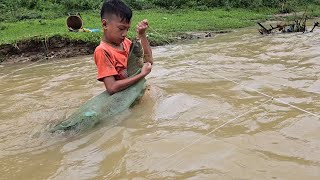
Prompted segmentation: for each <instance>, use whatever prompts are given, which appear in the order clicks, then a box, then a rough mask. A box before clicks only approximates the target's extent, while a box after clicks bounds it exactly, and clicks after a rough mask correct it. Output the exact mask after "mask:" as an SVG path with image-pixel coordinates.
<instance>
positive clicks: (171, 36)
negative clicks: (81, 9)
mask: <svg viewBox="0 0 320 180" xmlns="http://www.w3.org/2000/svg"><path fill="white" fill-rule="evenodd" d="M273 13H274V12H273V11H266V10H265V11H260V12H257V11H248V10H244V9H233V10H224V9H211V10H208V11H196V10H176V11H160V10H146V11H134V16H133V20H132V28H131V29H130V31H129V34H128V37H129V38H131V39H132V38H134V37H135V25H136V24H137V23H138V21H141V20H143V19H145V18H147V19H148V20H149V22H150V29H149V31H148V38H149V40H150V43H151V45H152V46H158V45H164V44H167V43H168V42H170V43H171V42H175V41H179V40H185V39H195V38H196V39H198V38H204V37H205V38H210V37H213V36H214V34H215V33H217V32H218V33H220V32H228V31H230V30H233V29H237V28H242V27H247V26H253V25H255V23H256V22H257V21H265V20H268V19H272V18H273V16H272V15H271V14H273ZM81 17H82V19H83V21H84V24H83V27H84V28H95V29H100V27H101V23H100V17H99V13H97V12H85V13H81ZM66 18H67V17H63V18H57V19H34V20H24V21H18V22H5V23H1V24H0V37H2V38H1V39H0V63H15V62H25V61H37V60H40V59H50V58H67V57H73V56H79V55H88V54H92V53H93V51H94V48H95V47H96V46H97V45H98V44H99V42H100V38H101V36H102V32H101V30H100V32H96V33H93V32H69V30H68V29H67V27H66ZM187 32H200V33H187Z"/></svg>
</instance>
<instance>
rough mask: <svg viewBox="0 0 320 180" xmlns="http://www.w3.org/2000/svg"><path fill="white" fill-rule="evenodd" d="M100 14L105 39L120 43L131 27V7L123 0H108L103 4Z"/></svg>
mask: <svg viewBox="0 0 320 180" xmlns="http://www.w3.org/2000/svg"><path fill="white" fill-rule="evenodd" d="M100 16H101V22H102V27H103V29H104V38H105V40H106V41H107V42H109V43H112V44H115V45H119V44H120V43H121V42H122V41H123V40H124V38H125V37H126V36H127V33H128V30H129V28H130V24H131V18H132V11H131V9H130V8H129V7H128V6H127V5H126V4H125V3H124V2H122V1H121V0H106V1H105V2H104V3H103V5H102V8H101V13H100Z"/></svg>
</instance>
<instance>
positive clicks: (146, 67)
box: [141, 62, 152, 76]
mask: <svg viewBox="0 0 320 180" xmlns="http://www.w3.org/2000/svg"><path fill="white" fill-rule="evenodd" d="M151 69H152V65H151V63H149V62H146V63H144V64H143V66H142V68H141V74H143V75H144V76H146V75H148V74H149V73H150V72H151Z"/></svg>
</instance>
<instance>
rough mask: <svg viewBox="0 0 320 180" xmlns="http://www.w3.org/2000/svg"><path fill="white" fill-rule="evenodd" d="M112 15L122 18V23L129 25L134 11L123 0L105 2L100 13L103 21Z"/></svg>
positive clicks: (107, 0) (106, 0)
mask: <svg viewBox="0 0 320 180" xmlns="http://www.w3.org/2000/svg"><path fill="white" fill-rule="evenodd" d="M111 15H116V16H118V17H120V18H121V21H125V22H126V23H129V22H130V21H131V18H132V11H131V9H130V8H129V7H128V6H127V5H126V4H125V3H124V2H122V1H121V0H105V1H104V3H103V5H102V8H101V12H100V16H101V19H103V18H107V16H111Z"/></svg>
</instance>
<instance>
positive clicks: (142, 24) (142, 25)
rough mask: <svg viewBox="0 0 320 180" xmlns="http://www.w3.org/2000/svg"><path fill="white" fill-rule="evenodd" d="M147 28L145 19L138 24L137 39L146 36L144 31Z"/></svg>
mask: <svg viewBox="0 0 320 180" xmlns="http://www.w3.org/2000/svg"><path fill="white" fill-rule="evenodd" d="M148 28H149V24H148V20H147V19H145V20H143V21H141V22H139V23H138V25H137V30H136V31H137V33H138V37H141V36H144V35H146V31H147V29H148Z"/></svg>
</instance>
